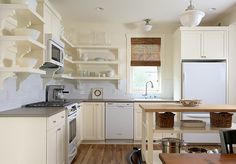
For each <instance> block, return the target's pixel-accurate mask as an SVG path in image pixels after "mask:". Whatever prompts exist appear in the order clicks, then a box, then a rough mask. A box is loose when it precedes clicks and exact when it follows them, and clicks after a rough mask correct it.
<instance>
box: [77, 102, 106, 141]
mask: <svg viewBox="0 0 236 164" xmlns="http://www.w3.org/2000/svg"><path fill="white" fill-rule="evenodd" d="M81 113H82V119H81V120H82V136H83V137H82V139H83V140H104V139H105V131H104V129H105V104H104V103H97V102H96V103H94V102H89V103H82V108H81Z"/></svg>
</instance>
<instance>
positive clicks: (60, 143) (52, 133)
mask: <svg viewBox="0 0 236 164" xmlns="http://www.w3.org/2000/svg"><path fill="white" fill-rule="evenodd" d="M65 143H66V142H65V124H61V125H58V126H57V127H55V128H53V129H50V130H48V132H47V164H65V157H66V154H65V152H66V151H65Z"/></svg>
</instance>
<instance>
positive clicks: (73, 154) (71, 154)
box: [69, 147, 77, 157]
mask: <svg viewBox="0 0 236 164" xmlns="http://www.w3.org/2000/svg"><path fill="white" fill-rule="evenodd" d="M76 154H77V148H76V147H75V148H74V150H73V151H72V153H70V154H69V157H73V156H75V155H76Z"/></svg>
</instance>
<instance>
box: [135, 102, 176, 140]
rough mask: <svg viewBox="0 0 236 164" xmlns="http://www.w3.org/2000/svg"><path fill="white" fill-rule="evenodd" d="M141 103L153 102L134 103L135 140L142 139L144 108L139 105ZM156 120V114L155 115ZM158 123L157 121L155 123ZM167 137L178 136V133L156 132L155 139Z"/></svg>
mask: <svg viewBox="0 0 236 164" xmlns="http://www.w3.org/2000/svg"><path fill="white" fill-rule="evenodd" d="M139 104H150V105H152V103H138V102H137V103H134V140H142V109H141V108H140V107H139ZM153 117H154V120H155V115H153ZM154 123H155V121H154ZM155 124H156V123H155ZM166 137H173V138H176V137H177V134H175V133H160V134H154V137H153V138H154V140H160V139H162V138H166Z"/></svg>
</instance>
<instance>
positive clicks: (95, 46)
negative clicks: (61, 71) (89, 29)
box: [74, 45, 118, 49]
mask: <svg viewBox="0 0 236 164" xmlns="http://www.w3.org/2000/svg"><path fill="white" fill-rule="evenodd" d="M74 48H80V49H118V47H113V46H109V45H74Z"/></svg>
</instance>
